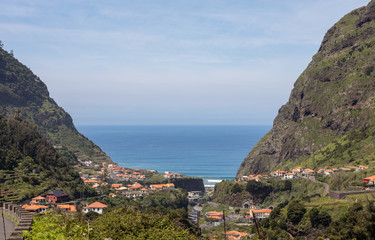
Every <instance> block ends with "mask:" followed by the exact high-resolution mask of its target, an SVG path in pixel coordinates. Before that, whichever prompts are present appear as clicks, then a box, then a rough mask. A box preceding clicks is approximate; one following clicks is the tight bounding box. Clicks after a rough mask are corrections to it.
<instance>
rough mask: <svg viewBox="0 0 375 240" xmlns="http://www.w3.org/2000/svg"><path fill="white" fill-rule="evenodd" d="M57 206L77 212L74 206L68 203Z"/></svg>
mask: <svg viewBox="0 0 375 240" xmlns="http://www.w3.org/2000/svg"><path fill="white" fill-rule="evenodd" d="M57 207H58V208H60V209H62V210H63V211H65V212H77V209H76V206H74V205H69V204H60V205H57Z"/></svg>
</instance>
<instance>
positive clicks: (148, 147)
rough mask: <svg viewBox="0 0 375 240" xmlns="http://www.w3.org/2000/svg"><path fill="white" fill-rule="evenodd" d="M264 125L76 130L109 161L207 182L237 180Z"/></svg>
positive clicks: (84, 127)
mask: <svg viewBox="0 0 375 240" xmlns="http://www.w3.org/2000/svg"><path fill="white" fill-rule="evenodd" d="M271 128H272V126H268V125H205V124H200V125H77V129H78V130H79V131H80V132H81V133H82V134H84V135H85V136H86V137H88V138H89V139H90V140H92V141H93V142H94V143H95V144H97V145H98V146H99V147H100V148H101V149H102V150H103V151H104V152H106V154H107V155H108V156H109V157H110V158H111V159H112V161H113V162H115V163H117V164H118V165H120V166H123V167H128V168H133V169H136V168H138V169H148V170H157V171H158V172H159V173H164V172H165V171H169V172H178V173H181V174H183V175H187V176H191V177H201V178H203V180H204V183H205V185H214V184H212V183H209V181H208V180H229V179H233V178H235V176H236V173H237V170H238V168H239V167H240V164H241V163H242V161H243V159H244V158H245V157H246V156H247V154H248V153H249V152H250V150H251V149H252V148H253V146H254V145H255V144H256V143H257V142H258V141H259V140H260V139H261V137H263V135H264V134H266V133H267V132H268V131H269V130H270V129H271Z"/></svg>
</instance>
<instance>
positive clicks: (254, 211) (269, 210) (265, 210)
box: [248, 209, 272, 214]
mask: <svg viewBox="0 0 375 240" xmlns="http://www.w3.org/2000/svg"><path fill="white" fill-rule="evenodd" d="M250 211H252V212H253V213H271V211H272V210H271V209H251V210H250ZM248 213H249V214H250V212H248Z"/></svg>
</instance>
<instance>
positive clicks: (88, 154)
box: [0, 47, 111, 163]
mask: <svg viewBox="0 0 375 240" xmlns="http://www.w3.org/2000/svg"><path fill="white" fill-rule="evenodd" d="M0 112H1V114H2V115H12V114H15V113H17V114H21V115H22V116H23V117H24V118H25V119H27V120H28V121H29V122H31V123H34V124H35V125H36V126H37V127H38V129H39V130H40V131H41V132H43V133H44V134H45V135H46V136H48V137H49V139H50V140H51V141H52V143H53V144H55V145H59V146H61V147H62V148H63V149H62V150H59V152H60V154H62V155H65V156H66V157H67V158H68V159H69V160H70V162H71V163H74V162H75V161H76V160H77V158H78V159H80V160H93V161H94V162H98V163H100V162H102V161H107V162H111V160H110V159H109V157H108V156H107V155H106V154H105V153H104V152H103V151H102V150H101V149H100V148H99V147H98V146H96V145H95V144H94V143H93V142H92V141H90V140H88V139H87V138H86V137H85V136H83V135H82V134H80V133H79V132H78V131H77V129H76V128H75V127H74V124H73V121H72V118H71V117H70V115H69V114H68V113H67V112H65V111H64V109H62V108H61V107H59V106H58V105H57V104H56V103H55V101H54V100H53V99H52V98H50V97H49V92H48V90H47V87H46V85H45V84H44V83H43V82H42V81H41V80H40V79H39V77H37V76H36V75H34V74H33V73H32V72H31V70H30V69H28V68H27V67H26V66H25V65H23V64H22V63H20V62H19V61H18V60H17V59H15V58H14V57H13V55H12V54H10V53H8V52H6V51H5V50H3V49H2V48H1V47H0Z"/></svg>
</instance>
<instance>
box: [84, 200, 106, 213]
mask: <svg viewBox="0 0 375 240" xmlns="http://www.w3.org/2000/svg"><path fill="white" fill-rule="evenodd" d="M107 207H108V206H107V205H105V204H103V203H100V202H94V203H92V204H90V205H88V206H87V207H84V208H83V212H85V213H88V212H97V213H99V214H102V213H103V210H104V208H107Z"/></svg>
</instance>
